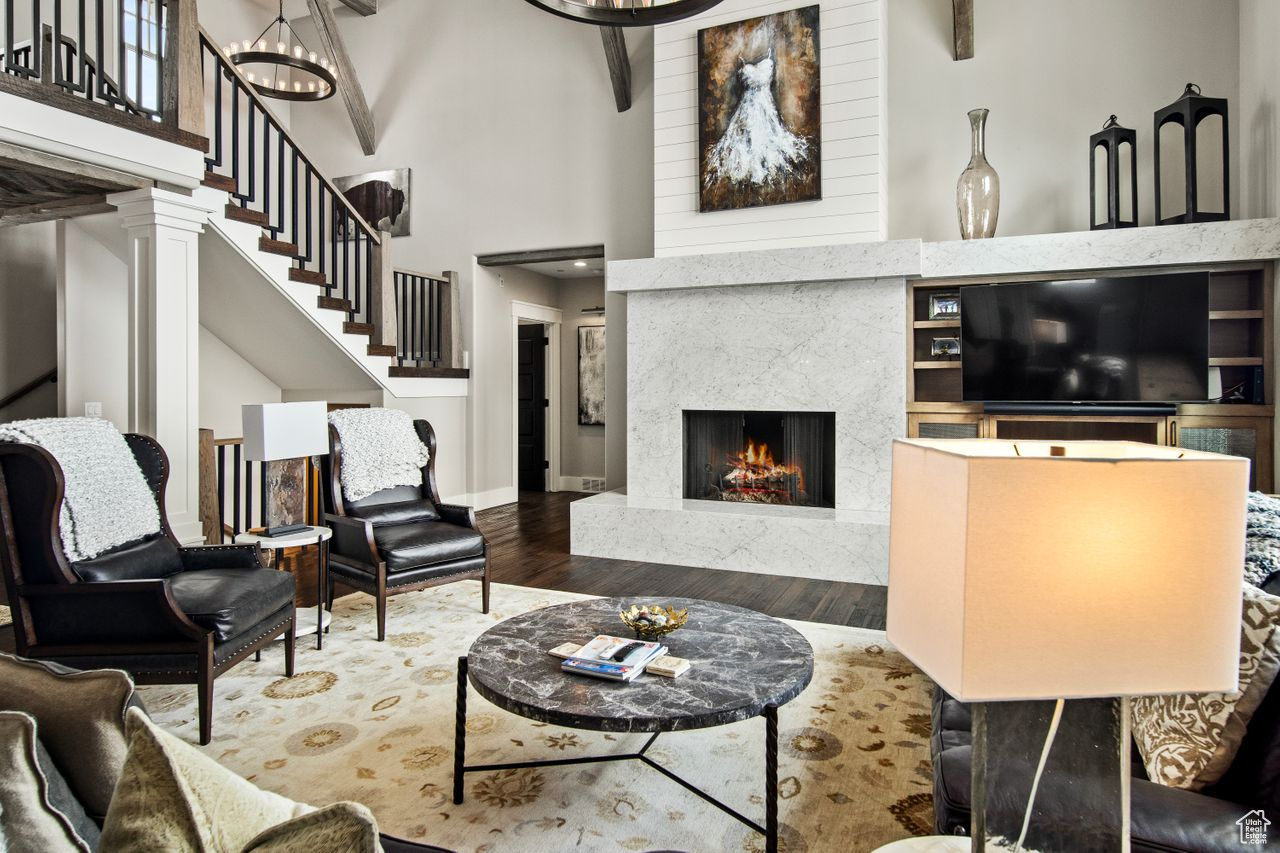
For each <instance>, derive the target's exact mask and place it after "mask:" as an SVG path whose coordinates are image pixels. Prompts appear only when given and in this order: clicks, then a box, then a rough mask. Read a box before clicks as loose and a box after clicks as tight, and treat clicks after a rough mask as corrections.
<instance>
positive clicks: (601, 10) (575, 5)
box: [526, 0, 720, 27]
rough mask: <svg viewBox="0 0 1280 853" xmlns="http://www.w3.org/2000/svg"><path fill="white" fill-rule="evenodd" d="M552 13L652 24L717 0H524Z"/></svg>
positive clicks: (608, 23) (606, 22)
mask: <svg viewBox="0 0 1280 853" xmlns="http://www.w3.org/2000/svg"><path fill="white" fill-rule="evenodd" d="M526 2H529V3H532V4H533V5H535V6H537V7H538V8H539V9H544V10H546V11H548V12H550V13H551V14H553V15H559V16H560V17H562V18H568V19H569V20H571V21H581V22H582V23H584V24H596V25H598V26H603V27H652V26H653V25H654V24H669V23H671V22H672V21H680V20H683V19H684V18H691V17H693V16H694V15H696V14H698V13H699V12H705V11H706V10H708V9H710V8H711V7H712V6H715V5H718V4H719V3H720V0H526Z"/></svg>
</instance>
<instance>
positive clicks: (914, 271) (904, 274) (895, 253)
mask: <svg viewBox="0 0 1280 853" xmlns="http://www.w3.org/2000/svg"><path fill="white" fill-rule="evenodd" d="M1276 258H1280V219H1244V220H1238V221H1235V222H1202V223H1195V224H1191V225H1162V226H1159V227H1155V226H1149V227H1145V228H1121V229H1116V230H1110V231H1073V232H1067V233H1059V234H1032V235H1027V236H1023V237H996V238H994V239H991V240H947V241H943V242H936V243H922V242H921V241H919V240H890V241H886V242H880V243H851V244H845V245H838V246H815V247H812V248H799V249H765V250H758V251H750V252H722V253H717V254H706V255H682V256H676V257H669V258H641V259H638V260H629V261H610V262H609V265H608V276H607V286H608V289H609V290H611V291H615V292H634V291H646V290H690V289H698V288H706V287H732V286H740V285H760V284H805V283H819V282H831V281H856V280H865V279H877V278H926V279H929V278H966V277H971V276H996V275H1018V274H1022V273H1042V272H1045V273H1047V272H1059V271H1061V272H1072V271H1076V270H1106V269H1124V268H1132V267H1149V266H1156V265H1183V264H1226V263H1240V262H1248V261H1265V260H1273V259H1276Z"/></svg>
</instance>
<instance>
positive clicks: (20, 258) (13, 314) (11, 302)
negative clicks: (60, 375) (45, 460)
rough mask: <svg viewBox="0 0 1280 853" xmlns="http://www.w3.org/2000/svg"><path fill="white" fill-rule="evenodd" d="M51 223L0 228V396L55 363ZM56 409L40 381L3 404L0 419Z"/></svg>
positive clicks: (51, 388) (52, 393)
mask: <svg viewBox="0 0 1280 853" xmlns="http://www.w3.org/2000/svg"><path fill="white" fill-rule="evenodd" d="M55 235H56V231H55V226H54V223H52V222H40V223H36V224H33V225H18V226H13V227H9V228H0V261H2V262H0V397H3V396H5V395H7V394H9V393H11V392H13V391H16V390H17V389H18V388H19V387H21V386H23V385H25V384H27V383H28V382H30V381H31V380H32V379H35V378H36V377H37V376H39V375H40V374H42V373H45V372H46V371H49V370H52V369H53V368H54V367H57V365H58V333H57V264H56V258H57V255H56V245H55V240H56V237H55ZM57 414H58V389H57V386H55V385H45V386H43V387H41V388H40V389H39V390H37V391H33V392H32V393H31V394H30V395H28V396H27V397H25V398H23V399H22V400H20V401H18V402H17V403H14V404H13V405H11V406H8V407H7V408H4V409H0V422H4V421H14V420H19V419H22V418H43V417H53V416H55V415H57Z"/></svg>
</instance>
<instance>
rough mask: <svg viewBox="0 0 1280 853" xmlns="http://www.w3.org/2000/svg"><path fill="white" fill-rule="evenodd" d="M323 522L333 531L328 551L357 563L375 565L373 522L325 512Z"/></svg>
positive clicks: (375, 551)
mask: <svg viewBox="0 0 1280 853" xmlns="http://www.w3.org/2000/svg"><path fill="white" fill-rule="evenodd" d="M324 523H325V524H326V525H327V526H328V527H329V529H330V530H332V531H333V542H332V543H330V545H329V553H330V554H331V555H333V556H337V557H342V558H345V559H347V560H351V561H353V562H357V563H364V564H365V565H369V566H376V565H378V563H380V562H381V560H380V559H379V558H378V546H377V544H376V543H375V542H374V541H373V523H372V522H369V521H365V520H364V519H363V518H352V517H351V516H349V515H334V514H333V513H325V516H324Z"/></svg>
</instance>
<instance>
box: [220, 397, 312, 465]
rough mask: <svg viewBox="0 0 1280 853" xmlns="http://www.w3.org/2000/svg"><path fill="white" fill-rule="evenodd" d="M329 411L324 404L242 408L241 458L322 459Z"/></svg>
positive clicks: (267, 460) (261, 404) (309, 403)
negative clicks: (242, 444)
mask: <svg viewBox="0 0 1280 853" xmlns="http://www.w3.org/2000/svg"><path fill="white" fill-rule="evenodd" d="M328 409H329V406H328V404H327V403H325V402H324V401H323V400H321V401H319V402H308V403H260V404H256V405H250V406H244V407H242V409H241V417H242V425H243V427H244V458H245V459H249V460H252V461H254V462H271V461H274V460H276V459H297V458H299V457H302V456H324V455H325V454H327V453H328V452H329V417H328Z"/></svg>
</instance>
